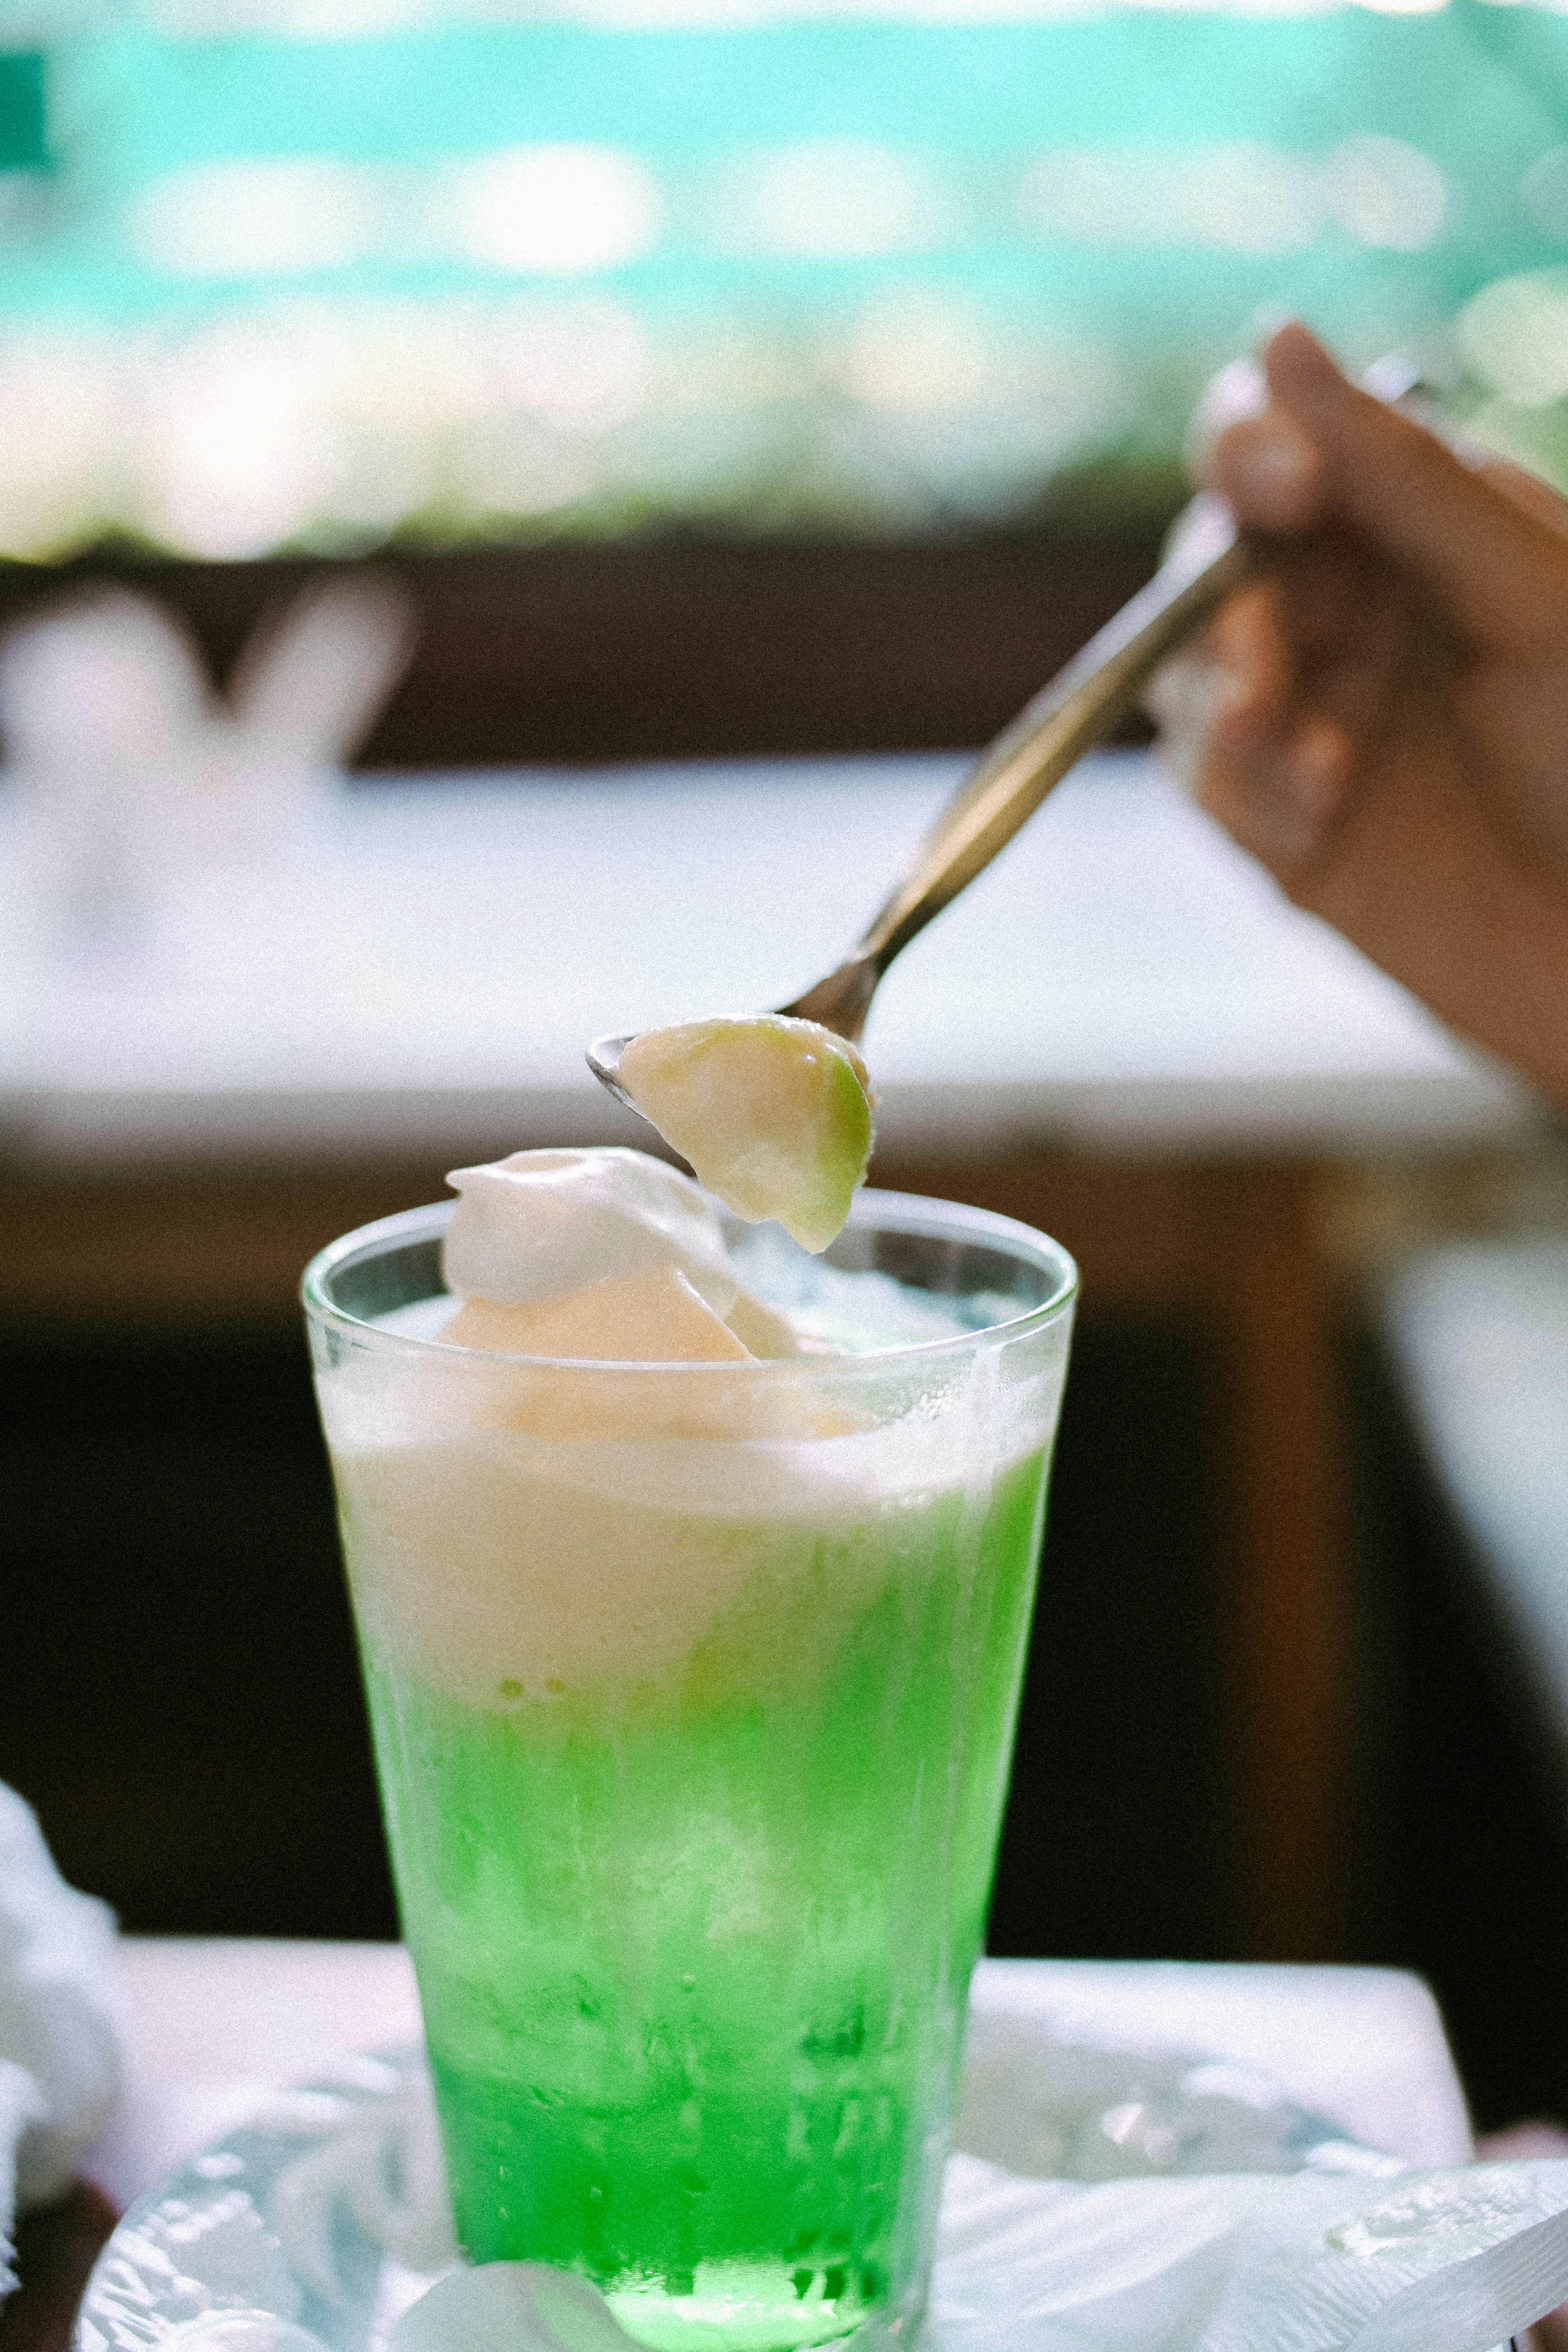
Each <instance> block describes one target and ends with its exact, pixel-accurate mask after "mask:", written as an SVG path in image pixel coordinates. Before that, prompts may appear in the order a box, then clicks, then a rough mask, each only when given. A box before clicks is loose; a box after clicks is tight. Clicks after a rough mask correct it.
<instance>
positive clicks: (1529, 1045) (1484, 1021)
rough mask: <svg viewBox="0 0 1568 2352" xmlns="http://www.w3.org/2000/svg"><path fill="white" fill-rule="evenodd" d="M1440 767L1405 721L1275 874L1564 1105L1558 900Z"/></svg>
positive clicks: (1567, 1027)
mask: <svg viewBox="0 0 1568 2352" xmlns="http://www.w3.org/2000/svg"><path fill="white" fill-rule="evenodd" d="M1442 769H1443V761H1442V757H1441V752H1440V751H1439V750H1438V748H1437V747H1436V746H1435V745H1434V744H1433V742H1431V741H1430V740H1426V741H1423V740H1421V730H1420V727H1419V722H1418V721H1416V720H1414V719H1413V721H1412V724H1411V726H1410V728H1409V730H1408V738H1407V745H1406V755H1405V758H1404V759H1403V760H1402V761H1399V762H1398V763H1396V765H1395V766H1394V768H1393V769H1392V770H1385V771H1384V772H1383V773H1382V775H1381V777H1380V780H1379V782H1378V784H1377V787H1376V789H1375V790H1373V791H1369V792H1367V793H1353V794H1352V795H1351V797H1350V799H1349V801H1348V802H1347V804H1346V806H1345V809H1344V811H1343V814H1342V818H1341V820H1340V821H1339V822H1338V823H1337V824H1334V825H1333V826H1332V827H1331V828H1330V829H1329V831H1328V832H1327V834H1326V835H1325V836H1324V840H1323V845H1322V848H1321V853H1320V855H1319V856H1318V857H1317V858H1316V859H1315V860H1308V861H1304V862H1302V863H1301V864H1300V865H1298V866H1295V867H1294V868H1291V869H1289V870H1288V871H1286V872H1284V873H1281V875H1280V879H1281V880H1282V881H1283V882H1284V885H1285V887H1286V889H1287V890H1288V891H1289V895H1290V897H1291V898H1293V899H1294V900H1295V901H1296V903H1297V904H1298V905H1299V906H1302V907H1306V908H1310V910H1311V911H1312V912H1313V913H1314V914H1318V915H1321V917H1322V918H1323V919H1325V920H1326V921H1327V922H1330V923H1331V924H1332V925H1333V927H1334V928H1335V929H1336V930H1339V931H1342V932H1343V934H1344V936H1345V937H1346V938H1347V939H1349V940H1353V941H1354V942H1355V944H1356V945H1357V946H1358V947H1359V948H1361V949H1362V950H1363V951H1364V952H1365V953H1366V954H1368V955H1369V956H1371V958H1372V959H1373V962H1374V963H1379V964H1381V965H1382V966H1383V968H1384V971H1388V972H1391V973H1392V974H1393V975H1394V979H1396V980H1398V981H1401V982H1403V983H1404V984H1405V987H1406V988H1409V989H1411V990H1413V991H1414V992H1415V994H1416V995H1417V996H1418V997H1420V998H1421V999H1422V1001H1423V1002H1424V1003H1426V1004H1428V1005H1430V1007H1431V1008H1432V1010H1433V1011H1434V1012H1435V1013H1436V1014H1437V1015H1438V1017H1439V1019H1441V1020H1446V1021H1447V1022H1448V1023H1450V1024H1451V1025H1452V1026H1453V1027H1455V1028H1457V1029H1459V1030H1461V1031H1463V1032H1464V1033H1466V1034H1468V1035H1469V1036H1471V1037H1473V1038H1475V1039H1477V1040H1478V1042H1479V1043H1480V1044H1481V1045H1487V1046H1489V1047H1490V1049H1491V1050H1492V1051H1493V1052H1494V1053H1497V1054H1500V1055H1501V1056H1502V1057H1503V1059H1504V1060H1505V1061H1509V1062H1511V1063H1513V1064H1514V1066H1516V1067H1517V1068H1519V1069H1521V1070H1523V1071H1525V1072H1526V1073H1527V1074H1528V1075H1530V1076H1533V1077H1535V1078H1537V1079H1538V1080H1540V1082H1541V1083H1542V1085H1544V1086H1545V1087H1547V1089H1548V1091H1549V1092H1550V1093H1552V1095H1554V1096H1555V1097H1556V1099H1557V1100H1558V1101H1559V1102H1562V1103H1563V1104H1565V1105H1568V898H1565V897H1564V894H1563V890H1562V889H1561V887H1558V886H1555V885H1553V883H1552V881H1551V879H1550V878H1549V877H1546V876H1544V875H1543V874H1542V870H1541V869H1540V867H1539V866H1536V865H1532V864H1523V863H1521V862H1520V861H1519V860H1518V859H1517V857H1516V856H1514V855H1513V853H1512V852H1511V850H1510V847H1509V845H1507V843H1506V842H1504V841H1503V840H1502V839H1501V838H1500V835H1498V834H1497V833H1496V831H1495V830H1494V829H1493V828H1492V827H1491V826H1490V825H1489V823H1488V820H1487V817H1486V814H1485V811H1484V809H1483V807H1482V805H1481V803H1480V802H1479V800H1478V798H1477V797H1476V795H1475V794H1474V793H1468V792H1466V791H1464V790H1463V789H1462V788H1461V787H1460V786H1459V784H1458V782H1456V781H1455V780H1453V779H1452V778H1449V779H1447V781H1445V780H1444V778H1443V775H1442ZM1276 870H1277V871H1278V870H1279V869H1278V868H1277V869H1276Z"/></svg>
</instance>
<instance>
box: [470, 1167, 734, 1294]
mask: <svg viewBox="0 0 1568 2352" xmlns="http://www.w3.org/2000/svg"><path fill="white" fill-rule="evenodd" d="M447 1183H448V1184H450V1185H451V1186H452V1187H453V1189H454V1190H455V1191H456V1192H458V1195H459V1198H458V1205H457V1208H456V1209H455V1210H454V1212H453V1214H452V1222H451V1223H450V1225H449V1226H448V1227H447V1239H446V1242H445V1244H443V1247H442V1253H441V1267H442V1274H443V1276H444V1279H445V1281H446V1284H447V1289H448V1290H451V1291H455V1292H456V1294H457V1295H458V1297H459V1298H483V1299H487V1300H488V1301H489V1304H490V1305H491V1306H492V1307H527V1306H531V1305H532V1304H533V1303H534V1302H535V1301H536V1300H538V1299H542V1298H554V1297H559V1296H560V1295H561V1294H562V1293H563V1291H569V1290H579V1289H582V1288H584V1286H586V1285H587V1284H589V1283H593V1282H603V1281H605V1280H606V1279H607V1278H608V1277H609V1276H614V1275H626V1274H641V1273H645V1272H647V1271H648V1270H649V1269H650V1268H653V1267H658V1266H666V1265H669V1266H674V1267H675V1268H677V1270H678V1271H679V1273H681V1274H683V1275H684V1276H686V1278H687V1280H688V1281H689V1283H690V1285H691V1286H692V1288H693V1289H694V1290H695V1291H697V1292H698V1294H699V1296H700V1297H702V1298H703V1299H704V1300H706V1302H707V1304H708V1305H709V1306H710V1307H711V1308H712V1310H713V1312H714V1313H715V1314H716V1315H719V1316H724V1315H727V1314H728V1313H729V1311H730V1309H731V1307H732V1306H733V1305H734V1303H735V1296H736V1293H737V1291H738V1289H739V1287H740V1285H739V1283H738V1281H737V1279H736V1276H735V1273H734V1269H733V1268H732V1266H731V1264H730V1259H729V1255H728V1253H727V1251H726V1249H725V1247H724V1230H723V1227H722V1225H721V1223H720V1221H719V1214H718V1212H717V1210H716V1209H715V1208H714V1207H713V1204H712V1202H710V1200H709V1199H708V1197H707V1195H706V1194H705V1193H704V1192H702V1190H701V1189H700V1186H698V1185H696V1184H694V1183H693V1182H692V1181H691V1179H690V1177H689V1176H682V1175H680V1174H679V1173H678V1171H676V1170H675V1169H673V1168H669V1167H667V1166H666V1164H665V1162H664V1161H663V1160H654V1159H652V1158H650V1157H649V1155H648V1154H647V1152H646V1151H630V1150H626V1149H625V1148H624V1147H623V1146H619V1145H616V1146H609V1147H601V1148H599V1149H597V1150H583V1151H514V1152H513V1153H512V1155H511V1157H510V1160H491V1161H489V1163H488V1164H487V1165H486V1166H484V1167H480V1168H458V1169H454V1170H453V1171H452V1173H451V1174H450V1175H449V1176H448V1177H447Z"/></svg>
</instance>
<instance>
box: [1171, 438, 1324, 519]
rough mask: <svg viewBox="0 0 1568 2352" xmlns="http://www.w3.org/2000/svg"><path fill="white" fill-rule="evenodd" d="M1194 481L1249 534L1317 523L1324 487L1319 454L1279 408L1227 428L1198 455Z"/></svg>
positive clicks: (1314, 444) (1322, 465)
mask: <svg viewBox="0 0 1568 2352" xmlns="http://www.w3.org/2000/svg"><path fill="white" fill-rule="evenodd" d="M1198 463H1199V478H1200V480H1202V481H1203V483H1204V486H1205V488H1209V489H1215V490H1217V491H1218V492H1219V493H1220V496H1221V497H1222V498H1223V499H1226V500H1227V501H1228V502H1229V504H1230V505H1231V507H1232V508H1233V509H1235V512H1236V515H1237V520H1239V521H1241V522H1243V523H1246V524H1247V525H1248V526H1249V527H1250V528H1251V529H1252V530H1268V531H1295V530H1308V529H1310V526H1311V525H1312V524H1313V523H1315V522H1317V521H1319V520H1321V516H1322V512H1323V508H1324V503H1325V499H1326V495H1327V489H1328V475H1327V468H1326V467H1325V466H1324V463H1323V457H1322V452H1321V450H1320V449H1319V447H1318V446H1317V444H1316V443H1315V442H1314V441H1313V440H1312V438H1311V436H1310V435H1309V434H1307V433H1305V432H1303V431H1302V429H1301V427H1300V425H1298V424H1297V422H1296V420H1295V418H1294V417H1293V416H1291V415H1289V414H1288V413H1287V412H1286V411H1285V410H1283V409H1280V408H1270V409H1268V410H1266V411H1265V413H1264V414H1263V415H1261V416H1249V417H1246V418H1244V419H1243V420H1242V422H1241V423H1240V424H1237V425H1228V426H1227V427H1226V430H1225V431H1224V432H1223V433H1221V434H1220V435H1219V436H1218V437H1217V438H1216V439H1215V441H1214V442H1213V443H1212V444H1211V445H1210V446H1209V447H1208V449H1207V450H1206V451H1200V453H1199V460H1198Z"/></svg>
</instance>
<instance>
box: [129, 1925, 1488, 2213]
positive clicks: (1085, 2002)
mask: <svg viewBox="0 0 1568 2352" xmlns="http://www.w3.org/2000/svg"><path fill="white" fill-rule="evenodd" d="M119 1971H120V1985H121V2000H122V2012H123V2027H124V2037H125V2044H126V2049H127V2053H128V2058H129V2065H130V2077H131V2090H130V2096H129V2098H128V2100H127V2103H126V2105H125V2108H124V2110H123V2112H122V2114H121V2119H120V2121H119V2122H118V2124H117V2125H116V2126H115V2127H114V2129H113V2130H112V2131H111V2132H110V2135H109V2136H108V2137H107V2138H106V2139H105V2140H103V2141H102V2142H100V2145H99V2147H97V2149H96V2150H94V2151H93V2152H92V2155H91V2157H90V2158H89V2162H88V2165H87V2167H86V2169H88V2170H89V2172H90V2173H91V2175H92V2177H93V2178H94V2179H97V2180H98V2181H99V2182H100V2185H101V2186H102V2187H103V2188H104V2189H106V2190H107V2192H108V2193H109V2195H110V2197H111V2198H113V2199H114V2200H115V2201H116V2202H117V2203H120V2204H121V2205H123V2204H125V2203H127V2202H128V2201H129V2200H131V2199H132V2197H134V2196H136V2195H137V2194H139V2193H140V2191H141V2190H142V2189H144V2188H148V2187H150V2186H152V2185H153V2183H154V2182H155V2181H157V2180H158V2179H161V2178H163V2175H164V2174H166V2173H167V2172H168V2171H170V2170H171V2169H172V2168H174V2166H175V2165H176V2164H178V2163H179V2162H180V2161H181V2160H182V2159H183V2158H184V2157H185V2156H187V2155H190V2154H192V2153H193V2152H194V2151H195V2150H196V2149H197V2148H199V2147H202V2146H203V2145H204V2144H205V2143H206V2142H207V2141H209V2140H211V2139H213V2138H215V2137H220V2136H221V2135H222V2134H223V2133H225V2132H226V2131H227V2130H229V2129H231V2128H233V2127H234V2126H236V2125H237V2124H238V2123H239V2122H240V2121H242V2119H243V2118H244V2116H246V2115H247V2113H248V2112H250V2111H251V2110H252V2109H253V2108H254V2107H255V2106H256V2105H258V2104H259V2103H260V2102H261V2100H262V2099H263V2098H264V2097H265V2096H266V2095H267V2094H268V2093H269V2092H271V2091H275V2090H277V2089H279V2088H281V2087H283V2086H284V2085H286V2084H291V2083H300V2082H304V2081H309V2080H310V2078H311V2077H312V2076H313V2075H315V2074H319V2073H321V2071H323V2070H325V2069H329V2068H330V2067H331V2063H332V2061H333V2059H334V2058H338V2057H341V2056H342V2054H343V2053H349V2052H353V2051H363V2050H377V2049H388V2048H393V2047H395V2046H397V2045H398V2044H400V2043H406V2042H410V2041H413V2040H416V2038H417V2036H418V2033H419V2011H418V2003H417V2000H416V1994H415V1990H414V1979H413V1973H412V1970H411V1969H410V1968H409V1965H408V1960H407V1957H406V1955H405V1953H404V1952H403V1951H402V1950H401V1949H400V1948H399V1947H397V1946H396V1945H392V1944H301V1943H284V1942H263V1941H237V1940H236V1941H229V1940H206V1939H204V1940H187V1939H184V1938H176V1937H125V1938H124V1939H123V1940H122V1942H121V1948H120V1958H119ZM974 1999H975V2001H976V2003H977V2004H981V2005H986V2006H991V2007H997V2008H1002V2009H1005V2010H1009V2011H1020V2010H1021V2011H1025V2012H1026V2013H1029V2014H1032V2015H1037V2016H1038V2017H1040V2018H1041V2019H1042V2020H1043V2021H1045V2022H1046V2023H1047V2025H1048V2026H1049V2028H1050V2029H1051V2031H1052V2032H1055V2033H1056V2034H1057V2035H1058V2037H1059V2038H1061V2039H1063V2040H1067V2041H1080V2042H1093V2043H1096V2044H1098V2045H1099V2046H1101V2047H1120V2048H1130V2049H1139V2050H1152V2049H1174V2050H1192V2051H1197V2052H1205V2053H1212V2054H1213V2055H1215V2056H1216V2057H1221V2058H1226V2059H1230V2060H1232V2061H1235V2062H1237V2063H1240V2064H1243V2065H1246V2066H1248V2067H1252V2068H1256V2069H1258V2070H1260V2071H1262V2072H1263V2073H1265V2074H1269V2075H1272V2076H1273V2078H1274V2079H1275V2080H1276V2081H1277V2082H1278V2083H1279V2084H1280V2085H1281V2086H1282V2087H1283V2088H1284V2089H1285V2090H1286V2091H1288V2092H1289V2094H1290V2095H1292V2096H1293V2097H1294V2098H1295V2099H1297V2100H1298V2101H1299V2102H1300V2104H1301V2105H1303V2106H1306V2107H1309V2108H1310V2109H1311V2111H1312V2112H1313V2113H1315V2114H1319V2115H1322V2116H1328V2117H1330V2118H1331V2120H1333V2121H1335V2122H1338V2123H1340V2124H1341V2125H1342V2126H1343V2127H1344V2128H1345V2130H1346V2131H1347V2132H1348V2133H1350V2134H1351V2135H1352V2137H1356V2138H1359V2139H1362V2140H1364V2141H1365V2142H1367V2143H1368V2144H1369V2145H1372V2146H1374V2147H1382V2148H1385V2149H1387V2150H1388V2151H1389V2152H1390V2153H1393V2154H1395V2155H1399V2156H1403V2157H1405V2158H1407V2159H1408V2160H1409V2161H1410V2162H1411V2163H1412V2164H1422V2165H1444V2164H1458V2163H1463V2162H1465V2161H1466V2160H1467V2159H1468V2157H1469V2155H1470V2153H1471V2143H1470V2136H1469V2126H1468V2120H1467V2117H1466V2114H1465V2105H1464V2099H1463V2096H1462V2094H1461V2092H1460V2089H1459V2084H1458V2078H1457V2076H1456V2075H1455V2073H1454V2067H1453V2062H1452V2060H1451V2059H1450V2057H1449V2054H1448V2048H1447V2042H1446V2041H1445V2039H1444V2035H1443V2028H1442V2023H1441V2021H1440V2019H1439V2017H1438V2015H1437V2011H1436V2007H1435V2005H1434V2003H1433V2000H1432V1997H1431V1995H1430V1993H1429V1992H1428V1991H1427V1990H1426V1987H1425V1986H1424V1985H1423V1984H1421V1983H1420V1982H1419V1981H1418V1980H1417V1979H1415V1978H1414V1977H1409V1976H1404V1975H1401V1974H1398V1973H1396V1972H1395V1971H1394V1970H1391V1969H1330V1968H1266V1967H1242V1966H1236V1967H1205V1966H1199V1965H1195V1964H1189V1963H1176V1962H1172V1963H1164V1964H1152V1965H1151V1964H1148V1963H1143V1962H1135V1961H1113V1962H1101V1961H1088V1960H1076V1961H1047V1960H987V1961H983V1962H982V1964H981V1967H980V1969H979V1972H978V1976H977V1979H976V1983H975V1990H974Z"/></svg>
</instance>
